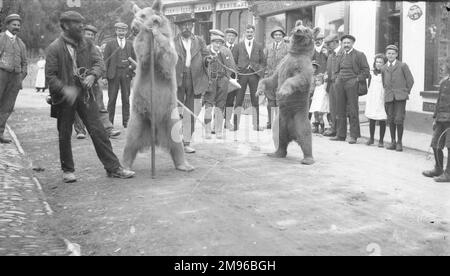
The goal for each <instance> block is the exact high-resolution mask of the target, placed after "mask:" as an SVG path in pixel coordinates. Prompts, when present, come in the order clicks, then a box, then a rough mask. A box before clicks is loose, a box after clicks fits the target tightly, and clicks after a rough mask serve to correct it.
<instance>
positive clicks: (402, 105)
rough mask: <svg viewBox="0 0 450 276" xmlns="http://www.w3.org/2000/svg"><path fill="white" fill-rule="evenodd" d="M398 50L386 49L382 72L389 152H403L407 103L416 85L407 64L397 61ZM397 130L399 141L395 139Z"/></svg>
mask: <svg viewBox="0 0 450 276" xmlns="http://www.w3.org/2000/svg"><path fill="white" fill-rule="evenodd" d="M397 56H398V48H397V46H395V45H389V46H387V47H386V57H387V59H388V62H387V63H386V64H385V65H384V67H383V70H382V71H381V72H382V77H383V86H384V100H385V108H386V114H387V122H388V124H389V130H390V132H391V139H392V141H391V144H390V145H389V146H388V147H387V149H388V150H396V151H403V146H402V138H403V122H404V121H405V113H406V101H407V100H408V99H409V93H410V92H411V89H412V87H413V85H414V78H413V76H412V74H411V71H410V70H409V67H408V65H406V63H404V62H401V61H399V60H397ZM395 130H397V134H398V136H397V141H396V139H395Z"/></svg>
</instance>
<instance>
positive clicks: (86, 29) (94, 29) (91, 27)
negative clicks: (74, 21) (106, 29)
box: [84, 25, 98, 34]
mask: <svg viewBox="0 0 450 276" xmlns="http://www.w3.org/2000/svg"><path fill="white" fill-rule="evenodd" d="M84 30H85V31H91V32H93V33H94V34H96V33H98V30H97V28H96V27H94V26H92V25H86V26H84Z"/></svg>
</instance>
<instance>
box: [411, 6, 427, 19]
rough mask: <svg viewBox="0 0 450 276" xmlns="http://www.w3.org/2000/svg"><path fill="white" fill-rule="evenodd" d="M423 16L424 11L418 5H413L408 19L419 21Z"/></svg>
mask: <svg viewBox="0 0 450 276" xmlns="http://www.w3.org/2000/svg"><path fill="white" fill-rule="evenodd" d="M422 14H423V11H422V9H421V8H420V7H419V6H417V5H412V6H411V7H410V8H409V11H408V17H409V18H410V19H411V20H417V19H419V18H420V17H421V16H422Z"/></svg>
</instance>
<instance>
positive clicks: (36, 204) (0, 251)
mask: <svg viewBox="0 0 450 276" xmlns="http://www.w3.org/2000/svg"><path fill="white" fill-rule="evenodd" d="M46 212H47V211H46V209H45V205H44V200H43V198H42V194H41V192H40V190H39V188H38V187H37V185H36V184H35V183H34V182H33V179H32V177H31V176H30V172H29V171H27V169H26V165H25V162H24V160H23V158H22V156H21V155H20V153H19V151H18V150H17V148H16V147H15V145H14V144H9V145H3V144H1V145H0V256H9V255H13V256H14V255H15V256H27V255H67V253H66V249H65V245H64V241H63V240H62V239H61V238H59V237H58V236H57V235H56V234H55V233H53V230H49V229H48V223H47V222H48V220H50V219H51V218H50V217H49V216H48V215H47V213H46Z"/></svg>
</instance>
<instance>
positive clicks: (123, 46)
mask: <svg viewBox="0 0 450 276" xmlns="http://www.w3.org/2000/svg"><path fill="white" fill-rule="evenodd" d="M114 27H115V28H116V36H117V37H116V38H115V39H113V40H112V41H110V42H108V43H107V44H106V47H105V54H104V60H105V66H106V78H107V79H108V97H109V99H108V113H109V120H110V121H111V123H112V124H113V125H114V115H115V113H116V101H117V96H118V95H119V88H120V94H121V95H122V124H123V127H124V128H127V126H128V120H129V119H130V90H131V79H132V78H133V76H134V69H136V66H135V65H134V64H133V63H132V62H130V61H129V58H132V59H133V60H136V54H135V52H134V49H133V43H132V42H131V41H129V40H127V39H126V37H125V36H126V34H127V32H128V25H127V24H125V23H121V22H119V23H116V24H115V25H114Z"/></svg>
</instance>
